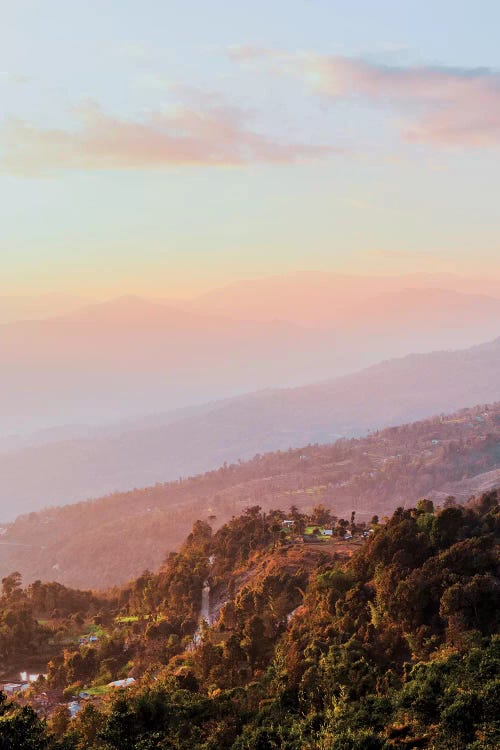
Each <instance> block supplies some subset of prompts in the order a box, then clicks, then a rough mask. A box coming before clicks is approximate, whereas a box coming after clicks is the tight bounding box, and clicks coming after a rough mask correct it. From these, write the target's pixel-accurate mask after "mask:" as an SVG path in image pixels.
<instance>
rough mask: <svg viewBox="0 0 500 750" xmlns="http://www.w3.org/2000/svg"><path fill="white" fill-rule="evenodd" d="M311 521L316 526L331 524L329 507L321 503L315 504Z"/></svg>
mask: <svg viewBox="0 0 500 750" xmlns="http://www.w3.org/2000/svg"><path fill="white" fill-rule="evenodd" d="M311 523H313V524H316V525H317V526H331V525H332V523H333V519H332V514H331V511H330V509H329V508H326V507H325V506H324V505H323V504H322V503H320V504H319V505H315V506H314V508H313V509H312V513H311Z"/></svg>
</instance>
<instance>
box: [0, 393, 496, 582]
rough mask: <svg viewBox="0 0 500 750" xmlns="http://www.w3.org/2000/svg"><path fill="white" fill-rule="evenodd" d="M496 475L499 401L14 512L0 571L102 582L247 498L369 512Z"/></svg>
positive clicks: (156, 555)
mask: <svg viewBox="0 0 500 750" xmlns="http://www.w3.org/2000/svg"><path fill="white" fill-rule="evenodd" d="M499 481H500V403H497V404H493V405H490V406H478V407H476V408H474V409H466V410H463V411H461V412H458V413H456V414H453V415H451V416H438V417H435V418H433V419H427V420H424V421H421V422H415V423H412V424H408V425H402V426H400V427H392V428H388V429H386V430H383V431H381V432H377V433H373V434H371V435H368V436H367V437H365V438H362V439H352V440H339V441H337V442H336V443H333V444H329V445H310V446H306V447H304V448H301V449H297V450H288V451H278V452H274V453H266V454H260V455H257V456H255V457H254V459H253V460H251V461H247V462H245V463H242V462H240V463H236V464H231V465H227V464H225V465H224V466H222V467H221V468H220V469H218V470H216V471H211V472H208V473H206V474H203V475H199V476H196V477H192V478H189V479H184V478H180V479H179V480H178V481H176V482H169V483H166V484H158V485H155V486H153V487H149V488H146V489H140V490H139V489H137V490H133V491H131V492H127V493H122V494H114V495H110V496H107V497H104V498H101V499H99V500H94V501H89V502H85V503H78V504H76V505H72V506H64V507H60V508H51V509H47V510H46V511H42V512H40V513H36V514H35V513H31V514H28V515H24V516H21V517H19V518H18V519H17V520H16V521H15V522H14V523H13V524H9V525H6V526H5V528H4V529H3V534H2V535H1V536H0V575H7V574H8V573H10V572H11V571H12V570H18V571H20V572H21V573H22V575H23V579H24V580H25V581H26V582H28V583H29V582H32V581H34V580H36V579H37V578H42V579H44V580H53V579H55V580H58V581H60V582H61V583H63V584H66V585H69V586H78V587H83V588H88V587H92V588H106V587H109V586H112V585H115V584H119V583H123V582H125V581H127V580H129V579H130V578H132V577H134V576H137V575H139V574H140V573H141V572H142V571H143V570H144V569H145V568H150V569H156V568H157V567H158V566H159V565H160V563H161V561H162V559H163V557H164V555H165V551H167V550H176V549H178V547H179V544H180V543H181V540H182V539H183V538H184V537H185V536H186V534H187V533H188V532H189V530H190V528H191V527H192V525H193V523H194V522H195V520H196V519H199V518H201V519H203V520H205V521H209V522H210V524H211V525H212V526H215V527H217V526H220V525H222V524H223V523H225V522H226V521H227V520H229V519H230V518H231V517H232V516H233V515H237V514H239V513H240V512H241V511H242V510H243V509H244V508H245V507H247V506H250V505H256V504H258V505H260V506H261V507H262V508H263V509H264V510H270V509H271V508H277V507H281V508H286V507H289V506H290V505H291V504H295V505H297V506H298V507H299V508H300V509H302V510H304V511H310V510H311V508H312V506H313V505H315V504H317V503H323V504H324V505H326V506H327V507H329V508H330V509H332V510H333V511H334V512H335V513H337V515H342V516H343V515H347V514H349V513H350V512H351V510H353V509H354V510H355V511H356V513H357V517H358V518H361V519H364V520H368V519H369V518H370V516H371V515H372V514H373V513H377V514H378V515H379V516H380V517H382V516H385V515H390V514H391V513H392V512H393V511H394V509H395V508H396V507H397V506H399V505H402V506H411V505H412V504H414V503H415V502H416V501H417V500H418V499H419V498H421V497H423V496H428V497H432V499H434V500H435V501H439V502H442V501H443V500H444V498H445V497H446V496H447V495H449V494H453V495H454V496H455V497H457V499H458V500H460V501H461V502H464V501H466V500H467V499H468V497H470V496H471V495H473V494H478V493H479V492H481V491H483V490H484V489H488V487H492V486H496V485H498V483H499Z"/></svg>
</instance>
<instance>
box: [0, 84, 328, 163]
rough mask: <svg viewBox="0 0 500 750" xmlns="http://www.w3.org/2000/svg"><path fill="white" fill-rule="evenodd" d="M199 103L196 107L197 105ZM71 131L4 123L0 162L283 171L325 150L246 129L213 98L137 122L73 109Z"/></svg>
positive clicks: (237, 113) (240, 117)
mask: <svg viewBox="0 0 500 750" xmlns="http://www.w3.org/2000/svg"><path fill="white" fill-rule="evenodd" d="M196 104H198V105H199V106H196ZM74 116H75V118H76V123H75V124H76V127H75V129H50V128H40V127H37V126H35V125H32V124H30V123H27V122H25V121H23V120H17V119H10V120H9V121H7V123H6V124H5V125H4V127H3V129H2V131H1V132H0V140H1V142H2V143H3V145H4V146H5V156H4V158H3V160H2V162H1V165H0V166H1V167H3V169H4V170H7V171H10V172H14V173H21V174H23V173H29V174H33V173H35V174H36V173H39V172H42V173H43V172H47V171H51V170H54V169H56V170H57V169H103V170H112V169H154V168H168V167H172V166H180V165H191V166H196V165H203V166H231V165H244V164H248V163H253V162H265V163H275V164H286V163H293V162H297V161H303V160H308V159H315V158H319V157H321V156H324V155H326V154H328V153H329V151H330V149H328V148H327V147H323V146H314V145H308V144H301V143H286V142H278V141H276V140H274V139H272V138H269V137H267V136H265V135H262V134H260V133H257V132H254V131H252V130H250V129H248V127H247V126H246V122H245V119H246V118H245V114H244V113H243V112H242V111H241V110H238V109H236V108H231V107H228V106H223V105H222V104H221V103H220V101H219V100H218V98H217V97H215V96H205V97H198V102H197V103H196V102H193V103H190V104H189V105H187V106H179V107H177V108H176V109H175V110H173V111H169V112H163V111H158V112H153V113H151V114H150V115H148V116H147V117H146V118H144V119H143V120H129V119H125V118H120V117H114V116H112V115H109V114H107V113H106V112H104V111H103V110H102V109H101V108H100V107H99V106H97V105H95V104H87V105H85V106H83V107H79V108H77V109H75V110H74Z"/></svg>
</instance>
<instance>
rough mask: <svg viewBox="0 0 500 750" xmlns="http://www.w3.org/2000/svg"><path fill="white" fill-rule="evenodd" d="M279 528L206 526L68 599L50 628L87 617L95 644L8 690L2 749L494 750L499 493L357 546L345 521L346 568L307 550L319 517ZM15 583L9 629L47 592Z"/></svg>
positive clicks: (328, 550) (253, 521)
mask: <svg viewBox="0 0 500 750" xmlns="http://www.w3.org/2000/svg"><path fill="white" fill-rule="evenodd" d="M314 512H315V514H316V515H318V514H324V513H326V512H327V511H326V509H325V508H324V507H322V508H318V507H317V508H316V509H315V511H314ZM285 517H286V514H285V513H283V512H281V511H273V512H270V513H264V512H262V510H261V509H260V508H259V507H253V508H249V509H247V511H246V512H245V513H243V514H242V515H240V516H238V517H235V518H233V519H232V520H231V521H230V522H229V523H228V524H226V525H224V526H222V527H221V528H220V529H219V530H218V531H216V532H215V533H213V532H212V530H211V528H210V526H209V525H208V524H206V523H205V522H202V521H198V522H197V523H196V524H195V526H194V527H193V530H192V532H191V534H190V535H189V536H188V537H187V539H186V541H185V542H184V544H183V545H182V547H181V549H180V550H179V552H178V553H176V554H172V555H170V556H169V557H168V558H167V559H166V560H165V562H164V564H163V565H162V567H161V569H160V570H159V571H158V573H144V574H143V575H142V576H140V577H139V578H138V579H136V580H135V581H133V582H131V583H130V584H129V585H127V586H125V587H123V588H122V589H119V590H114V591H112V592H109V593H108V594H107V597H106V598H101V599H100V600H99V599H96V598H95V597H92V596H91V595H89V594H82V593H80V594H78V593H77V592H70V591H68V590H64V591H61V592H60V594H59V601H60V602H61V603H64V602H66V620H63V618H62V617H61V614H57V613H54V612H53V613H52V615H51V616H52V622H53V623H54V622H56V621H58V622H59V628H60V629H63V630H64V628H66V630H67V631H68V629H69V628H70V627H71V623H74V622H76V621H77V620H78V621H79V622H80V627H81V628H82V629H83V628H84V627H85V628H88V621H89V615H90V617H93V621H94V623H98V627H99V630H98V633H99V635H98V637H97V636H96V637H94V640H95V642H94V643H92V642H89V640H88V639H86V638H84V639H80V643H75V642H74V643H73V644H72V645H68V646H67V647H66V648H65V649H64V650H61V651H60V652H59V653H57V654H55V656H54V658H53V659H52V661H51V662H50V663H49V665H48V668H47V676H46V677H45V678H41V679H39V680H37V681H36V682H34V683H33V684H32V685H31V686H30V688H29V690H27V691H26V692H25V693H24V694H23V695H22V697H20V698H18V701H17V702H16V700H10V699H7V697H6V696H4V695H3V694H1V693H0V744H1V746H2V748H5V749H6V750H7V749H8V750H14V748H15V750H42V749H43V750H174V749H175V750H255V749H257V750H415V749H418V748H424V749H426V750H496V748H498V746H499V743H500V722H499V717H500V711H499V708H500V704H499V691H498V688H499V683H498V675H499V666H500V642H499V626H500V619H499V616H500V580H499V573H500V569H499V555H498V552H499V542H500V515H499V493H498V491H491V492H489V493H486V494H484V495H482V496H481V497H480V498H478V499H477V500H474V501H471V502H469V503H468V504H467V506H466V507H464V506H458V505H456V504H455V503H454V502H453V501H452V500H450V499H448V501H447V502H446V503H445V507H442V508H435V507H434V505H433V503H432V502H431V501H429V500H422V501H420V502H419V503H417V505H416V507H413V508H407V509H404V508H402V507H400V508H398V509H397V510H396V511H395V512H394V514H393V515H392V517H391V518H390V519H388V520H387V523H385V524H384V525H380V524H377V523H376V522H375V519H373V524H372V527H373V533H372V534H368V536H367V537H363V536H362V535H361V536H360V531H362V529H363V525H361V526H360V525H358V524H356V522H355V521H354V520H352V521H351V524H350V529H351V531H352V534H353V539H359V540H360V541H359V544H358V547H357V551H356V552H355V553H354V555H352V556H351V557H350V558H346V557H345V556H344V555H343V554H342V551H340V553H339V552H336V548H335V545H333V546H330V543H327V544H325V545H324V547H323V545H321V544H315V545H308V544H306V543H303V542H302V541H301V537H300V533H299V532H300V529H301V528H303V524H304V523H310V522H312V521H313V517H304V516H303V515H302V514H301V513H300V512H299V511H298V509H297V508H293V509H292V510H291V512H290V513H289V514H288V518H289V519H290V521H291V522H292V526H291V527H289V530H287V528H288V527H287V526H286V525H284V524H283V519H284V518H285ZM18 584H19V582H18V580H17V579H16V578H15V577H14V578H13V577H12V576H11V577H10V578H9V579H7V580H6V581H4V582H3V594H2V598H1V600H0V610H1V612H2V616H3V619H4V623H3V630H2V632H3V633H8V632H9V629H11V628H12V625H11V622H12V618H13V616H14V615H15V614H16V613H18V612H19V610H23V611H24V612H25V617H26V618H29V617H31V618H32V619H33V617H34V615H35V614H36V609H37V608H39V609H40V611H45V610H44V609H43V607H44V606H45V604H44V602H46V600H47V594H48V590H47V589H45V588H44V587H43V585H42V584H38V585H37V587H35V589H33V587H30V588H28V589H26V590H22V589H20V587H19V585H18ZM208 586H210V587H211V591H210V599H211V607H210V609H209V612H208V613H207V619H208V622H202V624H201V626H199V627H198V628H197V615H198V613H199V611H200V603H202V602H203V598H204V596H205V591H206V590H207V587H208ZM96 604H98V605H99V606H100V607H101V610H100V612H99V613H98V614H97V615H96V614H95V608H96ZM75 609H77V611H75ZM6 611H8V612H10V615H8V616H6ZM71 613H73V615H72V616H71ZM68 615H70V617H69V619H68ZM9 618H10V619H9ZM58 618H59V619H58ZM53 626H54V625H53ZM45 627H48V626H45ZM94 632H97V631H94ZM120 678H121V679H122V682H121V683H119V685H118V687H114V686H113V684H112V682H113V681H114V680H116V679H120ZM123 680H125V682H123ZM71 701H73V702H71ZM71 708H72V709H73V718H71V714H70V709H71Z"/></svg>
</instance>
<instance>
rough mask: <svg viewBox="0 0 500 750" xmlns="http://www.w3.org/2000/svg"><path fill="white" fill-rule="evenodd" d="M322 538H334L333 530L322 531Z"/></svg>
mask: <svg viewBox="0 0 500 750" xmlns="http://www.w3.org/2000/svg"><path fill="white" fill-rule="evenodd" d="M321 536H333V529H321Z"/></svg>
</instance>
